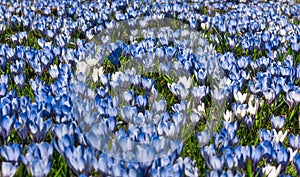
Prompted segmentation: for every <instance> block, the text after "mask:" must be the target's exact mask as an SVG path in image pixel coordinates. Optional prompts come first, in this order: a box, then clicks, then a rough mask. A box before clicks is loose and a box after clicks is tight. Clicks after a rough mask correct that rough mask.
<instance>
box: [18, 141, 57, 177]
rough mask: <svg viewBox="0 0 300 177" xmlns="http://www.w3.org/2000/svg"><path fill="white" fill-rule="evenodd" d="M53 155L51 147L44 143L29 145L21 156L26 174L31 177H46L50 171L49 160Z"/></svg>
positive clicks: (50, 163) (50, 164)
mask: <svg viewBox="0 0 300 177" xmlns="http://www.w3.org/2000/svg"><path fill="white" fill-rule="evenodd" d="M52 154H53V145H52V144H48V143H46V142H43V143H40V144H30V145H28V146H27V148H26V155H25V156H21V158H22V161H23V163H24V165H25V166H27V172H28V173H29V174H31V175H32V176H38V177H39V176H47V175H48V173H49V172H50V170H51V166H52V162H51V160H50V158H51V157H52Z"/></svg>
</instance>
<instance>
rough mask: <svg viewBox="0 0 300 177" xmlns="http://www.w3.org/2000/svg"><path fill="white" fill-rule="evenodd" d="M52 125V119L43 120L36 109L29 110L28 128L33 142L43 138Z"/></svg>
mask: <svg viewBox="0 0 300 177" xmlns="http://www.w3.org/2000/svg"><path fill="white" fill-rule="evenodd" d="M51 126H52V119H51V118H49V119H47V120H46V121H44V120H43V118H42V117H40V115H38V113H37V112H36V110H31V112H30V114H29V117H28V129H29V130H30V132H31V137H32V139H33V140H34V141H35V142H41V141H43V140H44V139H45V137H46V135H47V133H48V131H49V130H50V128H51Z"/></svg>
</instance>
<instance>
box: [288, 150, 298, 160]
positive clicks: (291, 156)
mask: <svg viewBox="0 0 300 177" xmlns="http://www.w3.org/2000/svg"><path fill="white" fill-rule="evenodd" d="M287 150H288V151H290V159H289V161H290V162H293V160H294V157H295V155H296V154H297V153H298V149H296V150H295V151H293V149H292V148H290V147H288V148H287Z"/></svg>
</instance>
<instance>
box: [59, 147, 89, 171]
mask: <svg viewBox="0 0 300 177" xmlns="http://www.w3.org/2000/svg"><path fill="white" fill-rule="evenodd" d="M65 154H66V156H65V157H66V161H67V163H68V165H69V166H70V167H71V168H72V170H73V171H74V172H75V173H76V174H77V175H80V174H83V173H84V174H86V175H89V174H90V172H91V168H92V161H94V160H93V158H94V156H93V151H92V149H90V148H87V149H85V148H84V147H83V146H82V145H81V146H78V147H74V146H70V147H66V149H65Z"/></svg>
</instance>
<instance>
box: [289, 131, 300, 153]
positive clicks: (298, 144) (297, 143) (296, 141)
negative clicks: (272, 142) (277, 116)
mask: <svg viewBox="0 0 300 177" xmlns="http://www.w3.org/2000/svg"><path fill="white" fill-rule="evenodd" d="M289 143H290V146H291V147H292V149H293V150H294V151H295V150H297V149H299V148H300V136H299V135H296V136H295V135H294V134H293V133H291V134H290V135H289Z"/></svg>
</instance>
